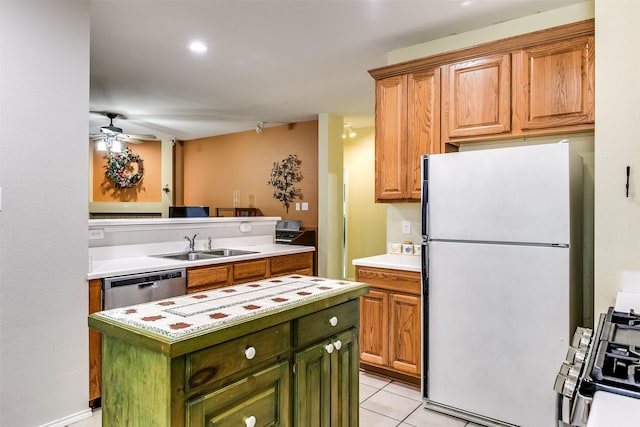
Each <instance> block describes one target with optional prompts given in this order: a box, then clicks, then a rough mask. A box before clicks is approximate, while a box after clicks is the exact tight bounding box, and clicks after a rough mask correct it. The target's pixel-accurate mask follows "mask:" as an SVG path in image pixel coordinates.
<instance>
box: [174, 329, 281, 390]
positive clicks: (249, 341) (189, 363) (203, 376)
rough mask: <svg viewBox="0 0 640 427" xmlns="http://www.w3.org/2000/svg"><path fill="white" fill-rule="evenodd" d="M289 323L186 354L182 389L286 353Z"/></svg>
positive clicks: (196, 385)
mask: <svg viewBox="0 0 640 427" xmlns="http://www.w3.org/2000/svg"><path fill="white" fill-rule="evenodd" d="M289 325H290V324H289V322H286V323H281V324H280V325H276V326H273V327H271V328H267V329H263V330H262V331H258V332H254V333H252V334H248V335H244V336H242V337H240V338H236V339H234V340H231V341H227V342H225V343H222V344H218V345H215V346H212V347H208V348H205V349H202V350H199V351H196V352H194V353H191V354H189V355H187V358H186V363H185V367H186V375H185V381H186V384H185V387H186V390H193V389H196V388H198V387H201V386H203V385H205V384H210V383H212V382H215V381H218V380H220V379H222V378H225V377H227V376H229V375H232V374H235V373H238V372H240V371H243V370H245V369H246V370H250V369H252V368H253V367H254V366H258V365H260V364H261V363H262V362H265V361H268V360H270V359H274V360H275V359H276V358H277V356H278V355H280V354H284V353H287V352H288V351H289V348H290V340H291V332H290V331H291V329H290V326H289Z"/></svg>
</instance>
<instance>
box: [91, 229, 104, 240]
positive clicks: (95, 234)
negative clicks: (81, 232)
mask: <svg viewBox="0 0 640 427" xmlns="http://www.w3.org/2000/svg"><path fill="white" fill-rule="evenodd" d="M96 239H104V230H103V229H102V228H96V229H94V230H89V240H96Z"/></svg>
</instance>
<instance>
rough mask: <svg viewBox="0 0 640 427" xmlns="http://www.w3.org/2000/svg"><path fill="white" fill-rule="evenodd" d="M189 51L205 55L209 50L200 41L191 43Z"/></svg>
mask: <svg viewBox="0 0 640 427" xmlns="http://www.w3.org/2000/svg"><path fill="white" fill-rule="evenodd" d="M189 49H190V50H191V51H192V52H195V53H204V52H206V51H207V49H208V48H207V45H206V44H204V43H202V42H199V41H195V42H191V44H190V45H189Z"/></svg>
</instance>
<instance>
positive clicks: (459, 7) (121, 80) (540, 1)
mask: <svg viewBox="0 0 640 427" xmlns="http://www.w3.org/2000/svg"><path fill="white" fill-rule="evenodd" d="M581 1H582V0H471V1H470V2H467V3H470V4H468V5H463V1H462V0H208V1H207V0H199V1H191V0H177V1H173V0H164V1H150V0H142V1H127V0H92V1H91V91H90V110H93V111H113V112H118V113H121V114H123V115H125V116H126V119H116V120H115V122H114V124H115V125H116V126H119V127H121V128H123V129H124V132H125V133H134V134H140V133H144V134H149V133H151V134H154V135H157V136H158V137H160V138H166V139H170V138H177V139H183V140H188V139H194V138H201V137H206V136H215V135H223V134H228V133H234V132H240V131H246V130H250V129H255V128H256V124H257V123H258V122H265V127H270V126H275V125H280V124H285V123H291V122H298V121H306V120H313V119H316V118H317V116H318V114H319V113H336V114H339V115H342V116H344V117H345V122H350V123H352V124H353V127H355V128H357V127H362V126H371V125H373V110H374V104H375V99H374V83H373V79H372V78H371V77H370V76H369V74H368V73H367V70H369V69H372V68H377V67H382V66H384V65H387V57H386V54H387V53H388V52H390V51H392V50H395V49H399V48H402V47H407V46H412V45H415V44H419V43H422V42H425V41H429V40H434V39H438V38H441V37H445V36H448V35H451V34H455V33H461V32H466V31H470V30H473V29H477V28H482V27H486V26H489V25H492V24H494V23H497V22H501V21H505V20H510V19H515V18H518V17H522V16H526V15H532V14H535V13H537V12H541V11H546V10H551V9H556V8H559V7H564V6H568V5H571V4H575V3H579V2H581ZM193 40H200V41H202V42H204V43H205V44H206V45H207V46H208V51H207V52H206V53H205V54H194V53H192V52H191V51H189V49H188V45H189V43H190V42H191V41H193ZM106 124H108V119H107V118H106V117H104V116H101V115H99V114H95V113H90V114H89V125H90V132H98V131H99V128H100V126H102V125H106Z"/></svg>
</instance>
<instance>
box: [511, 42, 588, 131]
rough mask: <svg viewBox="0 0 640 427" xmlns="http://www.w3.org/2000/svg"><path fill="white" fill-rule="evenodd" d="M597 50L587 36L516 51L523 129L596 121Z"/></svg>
mask: <svg viewBox="0 0 640 427" xmlns="http://www.w3.org/2000/svg"><path fill="white" fill-rule="evenodd" d="M594 52H595V48H594V37H593V36H587V37H578V38H575V39H571V40H565V41H561V42H556V43H550V44H546V45H543V46H537V47H532V48H529V49H524V50H522V51H520V52H517V53H516V54H514V69H515V67H516V66H517V71H518V74H517V77H518V80H517V83H516V87H518V88H520V92H519V94H518V100H521V101H518V102H519V104H517V105H516V106H515V108H514V110H517V111H518V117H519V120H522V123H521V125H520V126H521V127H522V129H523V130H527V129H541V128H552V127H561V126H574V125H581V124H592V123H594V117H595V114H594V99H595V98H594V85H595V82H594V79H595V72H594V70H595V68H594V67H595V60H594Z"/></svg>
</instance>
